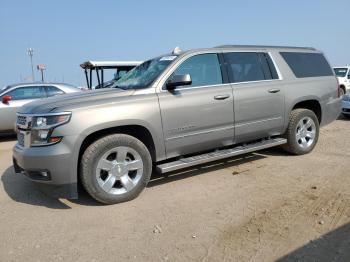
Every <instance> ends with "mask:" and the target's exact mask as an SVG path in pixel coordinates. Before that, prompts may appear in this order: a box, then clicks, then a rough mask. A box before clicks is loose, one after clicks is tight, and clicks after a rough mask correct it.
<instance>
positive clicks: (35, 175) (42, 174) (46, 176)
mask: <svg viewBox="0 0 350 262" xmlns="http://www.w3.org/2000/svg"><path fill="white" fill-rule="evenodd" d="M25 175H27V176H28V177H29V178H30V179H33V180H43V181H49V180H51V175H50V172H49V171H48V170H26V171H25Z"/></svg>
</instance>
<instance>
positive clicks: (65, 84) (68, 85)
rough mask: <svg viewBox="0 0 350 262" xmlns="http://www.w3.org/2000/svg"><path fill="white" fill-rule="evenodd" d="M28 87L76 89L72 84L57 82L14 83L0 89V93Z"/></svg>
mask: <svg viewBox="0 0 350 262" xmlns="http://www.w3.org/2000/svg"><path fill="white" fill-rule="evenodd" d="M29 85H64V86H67V87H74V88H77V87H76V86H74V85H72V84H67V83H59V82H24V83H15V84H11V85H7V86H5V87H4V88H2V89H0V93H3V92H4V91H7V90H9V89H11V88H14V87H17V86H29Z"/></svg>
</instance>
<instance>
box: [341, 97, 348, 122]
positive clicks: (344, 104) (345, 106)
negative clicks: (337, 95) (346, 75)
mask: <svg viewBox="0 0 350 262" xmlns="http://www.w3.org/2000/svg"><path fill="white" fill-rule="evenodd" d="M342 107H343V108H342V114H343V116H344V117H345V118H347V119H350V93H348V94H345V95H344V96H343V101H342Z"/></svg>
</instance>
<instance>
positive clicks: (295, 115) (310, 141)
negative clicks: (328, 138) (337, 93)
mask: <svg viewBox="0 0 350 262" xmlns="http://www.w3.org/2000/svg"><path fill="white" fill-rule="evenodd" d="M319 130H320V126H319V122H318V119H317V117H316V115H315V113H314V112H313V111H311V110H308V109H302V108H298V109H294V110H293V111H292V112H291V113H290V117H289V124H288V128H287V131H286V133H285V137H286V138H287V144H285V145H284V146H283V148H284V149H285V150H286V151H287V152H289V153H292V154H294V155H303V154H307V153H309V152H311V151H312V150H313V149H314V147H315V145H316V143H317V140H318V135H319Z"/></svg>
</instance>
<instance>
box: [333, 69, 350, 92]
mask: <svg viewBox="0 0 350 262" xmlns="http://www.w3.org/2000/svg"><path fill="white" fill-rule="evenodd" d="M333 70H334V72H335V74H336V76H337V78H338V82H339V86H340V88H341V92H342V93H341V95H343V94H346V93H349V92H350V66H342V67H334V68H333Z"/></svg>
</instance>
